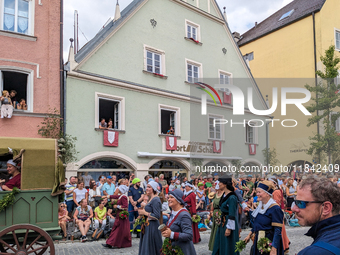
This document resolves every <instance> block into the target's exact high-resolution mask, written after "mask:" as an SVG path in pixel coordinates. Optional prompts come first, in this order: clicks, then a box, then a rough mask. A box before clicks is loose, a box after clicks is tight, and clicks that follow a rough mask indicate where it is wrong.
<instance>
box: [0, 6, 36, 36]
mask: <svg viewBox="0 0 340 255" xmlns="http://www.w3.org/2000/svg"><path fill="white" fill-rule="evenodd" d="M33 4H34V1H29V0H3V7H4V8H3V13H2V15H3V16H2V17H3V18H2V29H3V30H5V31H11V32H17V33H21V34H26V35H28V34H33V33H32V31H30V30H31V27H33V26H31V25H30V23H31V19H32V18H31V12H32V9H33V6H32V5H33ZM1 9H2V8H1Z"/></svg>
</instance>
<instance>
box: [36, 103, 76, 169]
mask: <svg viewBox="0 0 340 255" xmlns="http://www.w3.org/2000/svg"><path fill="white" fill-rule="evenodd" d="M49 112H50V113H48V114H47V116H46V117H45V118H44V120H43V122H41V124H42V126H40V125H38V128H39V130H38V134H39V135H41V136H42V137H46V138H53V139H58V154H59V155H58V156H59V157H60V158H61V159H62V161H63V162H64V163H69V162H72V161H75V160H77V154H78V153H79V152H78V151H77V150H76V146H75V142H76V141H77V137H73V136H71V135H68V134H64V132H63V131H62V126H63V125H64V121H63V119H62V118H61V115H60V114H59V111H58V110H57V109H55V108H54V109H53V110H51V109H49Z"/></svg>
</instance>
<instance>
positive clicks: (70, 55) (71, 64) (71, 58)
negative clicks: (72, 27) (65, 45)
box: [68, 38, 77, 72]
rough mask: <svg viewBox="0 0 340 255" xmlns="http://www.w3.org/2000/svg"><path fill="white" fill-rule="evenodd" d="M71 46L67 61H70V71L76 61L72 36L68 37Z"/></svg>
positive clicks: (74, 66) (75, 64)
mask: <svg viewBox="0 0 340 255" xmlns="http://www.w3.org/2000/svg"><path fill="white" fill-rule="evenodd" d="M70 42H71V46H70V51H69V53H68V62H69V63H70V71H71V72H72V70H74V69H75V68H76V67H77V63H76V61H75V59H74V49H73V45H72V43H73V38H70Z"/></svg>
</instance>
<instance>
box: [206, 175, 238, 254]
mask: <svg viewBox="0 0 340 255" xmlns="http://www.w3.org/2000/svg"><path fill="white" fill-rule="evenodd" d="M218 180H219V184H218V185H219V188H220V189H221V190H222V191H223V194H222V197H221V200H220V203H219V208H220V210H221V213H222V214H221V224H220V225H219V226H218V228H217V232H216V236H215V242H214V249H213V253H212V255H222V254H223V255H224V254H228V255H231V254H235V255H239V252H235V245H236V242H238V241H239V234H238V222H237V219H236V215H237V209H238V201H237V197H236V194H235V193H234V187H233V183H232V178H231V177H229V176H222V177H220V178H219V179H218Z"/></svg>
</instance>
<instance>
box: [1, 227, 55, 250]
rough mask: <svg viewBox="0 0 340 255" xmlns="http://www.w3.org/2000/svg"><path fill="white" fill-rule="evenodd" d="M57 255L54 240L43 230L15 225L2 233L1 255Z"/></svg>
mask: <svg viewBox="0 0 340 255" xmlns="http://www.w3.org/2000/svg"><path fill="white" fill-rule="evenodd" d="M48 248H50V249H49V252H50V254H51V255H55V249H54V244H53V240H52V238H51V237H50V235H49V234H48V233H47V232H46V231H44V230H43V229H41V228H39V227H37V226H34V225H29V224H20V225H13V226H11V227H9V228H6V229H4V230H2V231H1V232H0V255H13V254H16V255H28V254H35V255H43V254H44V253H45V252H46V251H47V249H48Z"/></svg>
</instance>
